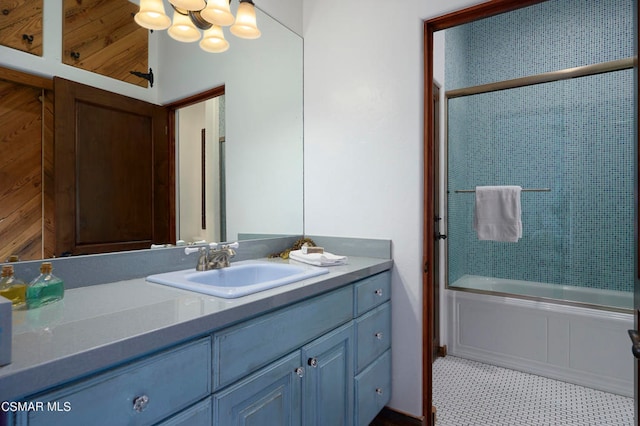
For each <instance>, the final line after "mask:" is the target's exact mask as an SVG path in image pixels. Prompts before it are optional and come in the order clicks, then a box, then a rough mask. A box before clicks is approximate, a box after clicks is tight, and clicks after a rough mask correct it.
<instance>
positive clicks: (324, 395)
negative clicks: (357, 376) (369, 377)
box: [302, 322, 354, 426]
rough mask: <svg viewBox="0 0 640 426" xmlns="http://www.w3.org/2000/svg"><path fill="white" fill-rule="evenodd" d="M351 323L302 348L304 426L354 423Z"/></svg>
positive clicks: (337, 425)
mask: <svg viewBox="0 0 640 426" xmlns="http://www.w3.org/2000/svg"><path fill="white" fill-rule="evenodd" d="M353 332H354V331H353V323H351V322H350V323H348V324H347V325H344V326H342V327H340V328H338V329H337V330H334V331H332V332H331V333H329V334H327V335H325V336H322V337H321V338H319V339H318V340H315V341H313V342H311V343H309V344H308V345H306V346H305V347H303V348H302V362H303V364H304V366H305V370H306V371H305V377H304V390H303V392H304V394H303V399H302V405H303V419H304V424H305V425H307V426H313V425H331V426H340V425H342V426H346V425H350V424H353Z"/></svg>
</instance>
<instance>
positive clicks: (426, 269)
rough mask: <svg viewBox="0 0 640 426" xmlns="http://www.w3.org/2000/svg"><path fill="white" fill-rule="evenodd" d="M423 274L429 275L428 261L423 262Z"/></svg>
mask: <svg viewBox="0 0 640 426" xmlns="http://www.w3.org/2000/svg"><path fill="white" fill-rule="evenodd" d="M424 273H425V274H428V273H429V262H428V261H425V262H424Z"/></svg>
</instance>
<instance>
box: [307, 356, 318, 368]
mask: <svg viewBox="0 0 640 426" xmlns="http://www.w3.org/2000/svg"><path fill="white" fill-rule="evenodd" d="M307 364H309V365H310V366H311V367H313V368H316V367H317V366H318V359H317V358H309V359H308V360H307Z"/></svg>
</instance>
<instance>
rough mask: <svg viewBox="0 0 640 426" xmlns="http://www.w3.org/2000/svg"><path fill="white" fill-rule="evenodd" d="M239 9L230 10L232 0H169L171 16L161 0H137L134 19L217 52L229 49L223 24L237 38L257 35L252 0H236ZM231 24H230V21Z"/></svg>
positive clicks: (203, 48)
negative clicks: (137, 8) (137, 7)
mask: <svg viewBox="0 0 640 426" xmlns="http://www.w3.org/2000/svg"><path fill="white" fill-rule="evenodd" d="M239 2H240V4H239V5H238V11H237V13H236V16H235V17H234V16H233V14H232V13H231V8H230V4H231V0H206V1H205V0H169V3H170V4H171V7H172V8H173V19H171V18H169V16H167V14H166V13H165V10H164V3H163V0H140V10H139V11H138V13H136V15H135V18H134V19H135V21H136V22H137V23H138V25H140V26H141V27H144V28H147V29H150V30H165V29H168V30H167V33H168V34H169V35H170V36H171V37H172V38H174V39H175V40H178V41H182V42H185V43H193V42H196V41H200V43H199V45H200V48H201V49H202V50H205V51H207V52H214V53H220V52H224V51H226V50H227V49H229V42H228V41H227V40H226V39H225V38H224V32H223V31H222V27H228V26H229V25H231V28H230V31H231V33H232V34H233V35H235V36H236V37H240V38H246V39H255V38H258V37H260V30H259V29H258V26H257V24H256V10H255V5H254V4H253V1H252V0H239ZM232 24H233V25H232Z"/></svg>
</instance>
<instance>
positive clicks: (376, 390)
mask: <svg viewBox="0 0 640 426" xmlns="http://www.w3.org/2000/svg"><path fill="white" fill-rule="evenodd" d="M355 388H356V391H355V392H356V415H355V424H356V426H366V425H368V424H369V423H370V422H371V421H372V420H373V419H374V417H375V416H376V415H377V414H378V413H379V412H380V410H382V409H383V408H384V406H385V405H387V403H388V402H389V400H390V399H391V350H388V351H386V352H385V353H384V354H383V355H382V356H381V357H380V358H378V359H377V360H376V361H375V362H374V363H373V364H371V365H370V366H369V367H367V368H366V369H365V370H364V371H363V372H362V373H360V374H358V375H357V376H356V378H355Z"/></svg>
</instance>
